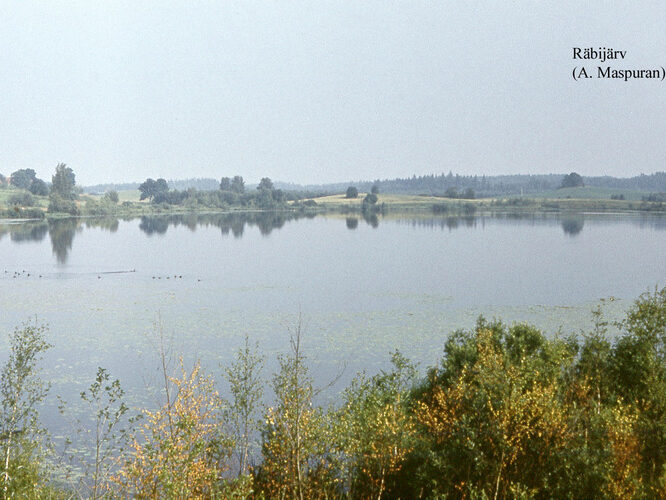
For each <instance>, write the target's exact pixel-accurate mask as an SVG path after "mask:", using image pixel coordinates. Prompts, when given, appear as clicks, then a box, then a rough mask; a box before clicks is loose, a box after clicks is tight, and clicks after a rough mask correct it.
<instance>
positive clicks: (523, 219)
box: [0, 212, 666, 264]
mask: <svg viewBox="0 0 666 500" xmlns="http://www.w3.org/2000/svg"><path fill="white" fill-rule="evenodd" d="M315 217H324V218H329V217H330V218H333V219H341V220H343V221H344V223H345V225H346V227H347V229H350V230H355V229H357V228H358V227H359V222H360V221H361V219H363V221H364V222H365V223H366V224H368V225H369V226H371V227H372V228H377V227H379V225H380V222H382V223H385V222H391V223H396V224H401V225H403V224H407V225H411V226H414V227H421V228H431V229H441V230H448V231H452V230H454V229H458V228H460V227H465V228H476V227H477V226H479V225H480V226H481V227H483V226H484V225H485V224H486V221H501V222H502V223H504V224H510V225H532V226H534V225H547V226H553V227H559V228H561V230H562V231H564V234H565V235H567V236H577V235H579V234H580V233H581V232H582V231H583V229H584V226H585V223H586V222H589V223H592V224H613V223H617V222H620V221H622V222H630V223H632V224H635V225H638V226H639V227H640V228H641V229H654V230H666V216H663V215H660V214H629V215H628V214H586V213H571V214H569V215H563V214H552V215H548V214H540V215H535V214H492V215H468V216H451V215H448V216H447V215H441V216H437V215H429V216H424V217H414V216H413V214H412V215H409V216H405V217H400V216H399V214H390V216H388V217H387V216H386V215H377V214H367V215H363V214H358V215H347V216H346V217H344V218H341V217H336V216H331V215H330V214H329V215H326V214H315V213H307V214H304V213H299V212H237V213H225V214H170V215H154V216H142V217H128V218H123V220H128V221H129V220H134V219H137V218H138V219H140V222H139V228H140V229H141V231H142V232H143V233H145V234H146V235H147V236H152V235H163V234H165V233H166V232H167V231H168V229H169V227H174V228H175V227H178V226H181V225H182V226H185V227H187V228H188V229H189V230H191V231H195V230H196V228H197V227H208V226H213V227H217V228H219V229H220V232H221V234H222V235H225V236H226V235H229V234H231V235H233V237H234V238H242V237H243V234H244V233H245V229H246V227H256V228H258V229H259V231H260V233H261V234H262V235H263V236H268V235H269V234H271V232H272V231H273V230H275V229H281V228H282V227H284V225H285V224H286V223H287V222H290V221H292V220H299V219H302V218H308V219H312V218H315ZM119 224H120V219H118V218H115V217H100V218H76V217H71V218H64V219H51V220H48V221H28V222H21V223H6V224H2V223H0V240H2V239H3V238H4V237H5V236H6V235H9V239H10V241H11V242H12V243H17V244H23V243H29V242H40V241H42V240H43V239H44V238H45V237H46V235H47V234H48V235H49V238H50V240H51V246H52V249H53V254H54V255H55V256H56V259H57V261H58V263H59V264H65V263H66V262H67V258H68V254H69V251H70V250H71V249H72V245H73V242H74V236H75V234H76V233H77V232H79V231H82V230H83V228H84V227H85V228H100V229H103V230H106V231H109V232H111V233H115V232H116V231H117V230H118V227H119Z"/></svg>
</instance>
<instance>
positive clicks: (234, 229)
mask: <svg viewBox="0 0 666 500" xmlns="http://www.w3.org/2000/svg"><path fill="white" fill-rule="evenodd" d="M303 216H304V215H303V214H299V213H293V212H254V213H232V214H186V215H182V214H175V215H155V216H143V217H141V222H140V224H139V229H141V230H142V231H143V232H144V233H146V234H148V235H151V234H154V233H157V234H164V233H166V231H167V229H168V228H169V226H174V227H178V226H180V225H184V226H186V227H187V228H189V229H190V230H191V231H194V230H195V229H196V228H197V226H204V227H206V226H213V227H217V228H219V229H220V232H221V233H222V234H223V235H227V234H229V232H231V234H233V235H234V237H235V238H240V237H242V236H243V233H244V232H245V226H246V225H249V226H256V227H257V228H258V229H259V232H260V233H261V234H262V235H264V236H266V235H268V234H270V233H271V231H273V230H274V229H280V228H281V227H283V226H284V225H285V223H286V222H287V221H289V220H292V219H299V218H301V217H303Z"/></svg>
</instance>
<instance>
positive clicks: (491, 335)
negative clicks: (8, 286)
mask: <svg viewBox="0 0 666 500" xmlns="http://www.w3.org/2000/svg"><path fill="white" fill-rule="evenodd" d="M595 318H596V319H595V325H594V329H593V330H592V331H591V332H589V333H587V334H585V335H583V336H582V338H579V337H575V336H572V337H555V338H547V337H546V336H544V335H543V334H542V333H541V332H539V331H538V330H536V329H535V328H533V327H531V326H528V325H522V324H518V325H514V326H511V327H507V326H505V325H503V324H502V323H500V322H498V321H493V322H487V321H485V320H483V319H479V321H478V323H477V325H476V328H475V329H473V330H471V331H457V332H455V333H454V334H452V335H451V337H450V338H449V339H448V340H447V342H446V344H445V348H444V357H443V358H442V360H441V363H440V364H439V365H438V366H437V367H434V368H432V369H430V370H429V372H428V374H427V376H426V377H425V378H424V379H419V377H418V374H417V371H416V369H415V367H414V365H413V364H412V363H411V362H410V361H409V360H407V359H405V358H404V357H403V356H402V355H400V354H399V353H397V352H396V353H394V355H393V357H392V368H391V369H389V370H385V371H382V372H380V373H379V374H376V375H374V376H368V375H366V374H364V373H362V374H359V375H358V376H357V377H356V378H355V379H354V380H353V381H352V382H351V384H350V385H349V386H348V387H347V388H346V389H345V390H344V391H343V393H342V397H341V400H342V401H341V403H340V404H339V405H337V406H334V407H330V408H324V407H321V406H317V405H315V404H314V402H313V401H314V399H315V395H316V393H317V390H316V389H315V387H314V384H313V381H312V378H311V376H310V373H309V368H308V364H307V359H306V357H305V355H304V352H303V348H302V343H301V340H302V336H301V331H300V323H299V326H298V327H297V328H296V329H295V331H294V332H293V333H292V335H291V341H290V349H289V351H288V352H286V353H285V354H283V355H281V356H279V358H278V365H279V367H278V369H277V372H276V373H275V374H274V375H273V377H272V379H271V384H270V385H271V388H272V391H273V393H274V400H273V403H272V404H271V405H270V406H268V407H266V406H263V405H262V401H263V387H264V386H263V382H262V369H263V359H264V358H263V356H261V355H260V354H258V349H257V346H251V345H250V343H249V342H248V340H247V339H246V342H245V345H244V347H243V348H241V349H240V351H239V352H238V355H237V358H236V361H235V362H234V363H233V364H232V365H231V366H229V367H228V369H227V370H226V371H225V376H226V380H227V382H228V384H229V387H230V391H229V392H230V394H231V397H230V398H229V399H228V400H227V401H225V400H223V399H222V398H221V397H220V395H219V393H218V392H217V390H216V388H215V384H214V382H213V378H212V377H211V376H209V375H206V374H205V373H203V371H202V369H201V367H200V366H199V365H198V364H195V365H194V367H192V368H190V369H187V368H186V367H185V366H184V364H183V362H182V360H181V362H180V364H179V365H178V366H176V367H174V368H175V371H172V370H171V369H170V368H169V367H168V362H167V358H166V356H165V354H164V353H165V351H164V347H163V343H162V344H160V345H161V347H160V356H161V359H162V366H163V372H164V387H163V389H164V390H163V404H162V406H161V407H159V408H157V409H155V410H146V411H144V412H143V419H142V420H139V421H136V420H134V421H131V422H130V421H127V416H128V415H129V410H128V408H127V406H126V405H125V404H124V403H123V402H122V398H123V393H122V389H121V388H120V384H119V382H118V381H113V382H112V381H111V379H110V377H109V375H108V374H107V373H106V372H105V371H104V370H102V369H100V371H98V374H97V377H96V379H95V381H94V382H93V383H92V384H91V386H90V387H89V388H88V389H87V390H86V391H84V392H83V393H82V395H81V397H82V399H83V401H84V402H85V403H86V404H87V405H88V406H89V407H90V408H91V409H94V415H95V418H96V421H97V432H96V433H93V436H94V439H93V447H92V453H91V455H92V457H94V458H93V459H92V460H91V461H90V462H89V464H88V465H89V467H90V469H89V470H90V472H89V473H88V474H87V476H86V478H85V480H84V481H83V483H82V485H81V486H80V487H81V488H84V487H85V488H87V490H85V491H87V492H88V495H84V496H91V497H92V498H99V497H102V496H105V495H109V496H113V495H118V496H122V497H124V496H137V497H139V498H296V499H305V498H359V499H365V498H377V499H381V498H383V497H384V498H449V497H452V498H496V499H508V498H622V499H625V498H664V497H665V496H666V289H662V290H661V291H655V292H654V293H648V294H645V295H643V296H641V297H640V298H639V299H638V300H637V301H636V303H635V304H634V306H633V307H632V308H631V310H630V311H629V312H628V314H627V316H626V318H625V320H624V321H623V322H622V323H621V325H620V326H621V328H622V331H623V333H622V335H620V336H619V337H617V338H616V339H615V340H613V341H611V340H610V339H609V337H608V335H607V331H606V329H607V326H608V325H607V323H605V322H604V320H603V318H602V316H601V313H600V312H597V314H596V315H595ZM48 347H49V346H48V344H47V343H46V342H45V340H44V338H43V330H42V329H39V328H37V327H30V326H28V327H25V328H24V329H23V330H19V329H17V331H16V332H15V333H14V336H13V337H12V342H11V353H10V357H9V361H8V362H7V364H6V365H5V367H4V369H3V370H2V377H1V382H0V389H1V391H0V397H2V411H3V413H2V421H1V422H0V425H1V426H2V429H0V430H1V431H2V436H4V437H3V439H2V440H0V452H1V453H2V457H3V461H2V465H1V466H0V467H1V470H0V489H2V490H3V492H4V497H5V498H9V497H28V496H39V495H40V494H41V495H43V494H44V492H45V491H47V489H48V488H49V485H48V483H47V482H46V481H45V480H44V479H43V476H39V474H40V461H39V460H40V458H41V455H40V454H39V447H38V443H39V442H40V441H41V439H40V436H41V434H40V433H41V432H42V431H43V430H42V429H41V428H40V426H39V420H38V418H37V414H36V412H35V405H36V403H38V402H39V401H40V400H41V399H43V397H44V395H45V394H46V392H45V391H46V386H45V385H44V384H43V383H42V382H41V381H40V379H39V377H38V376H37V373H36V363H37V361H38V360H39V357H40V356H41V354H42V353H43V352H44V351H45V350H46V349H48ZM126 424H128V426H126ZM121 429H126V431H123V430H121ZM257 434H258V435H260V437H261V439H260V444H259V445H258V446H255V445H254V442H255V436H256V435H257ZM122 442H125V443H126V445H125V446H126V447H125V448H123V447H122V446H121V443H122ZM114 457H115V458H114ZM80 491H82V490H79V492H80ZM50 493H51V494H53V491H51V492H50ZM63 496H64V495H63Z"/></svg>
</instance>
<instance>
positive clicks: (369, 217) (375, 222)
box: [363, 213, 379, 229]
mask: <svg viewBox="0 0 666 500" xmlns="http://www.w3.org/2000/svg"><path fill="white" fill-rule="evenodd" d="M363 220H364V221H365V222H367V223H368V224H370V225H371V226H372V227H373V228H374V229H377V228H378V227H379V218H378V217H377V214H370V213H364V214H363Z"/></svg>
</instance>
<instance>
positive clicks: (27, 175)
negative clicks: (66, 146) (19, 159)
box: [2, 163, 79, 218]
mask: <svg viewBox="0 0 666 500" xmlns="http://www.w3.org/2000/svg"><path fill="white" fill-rule="evenodd" d="M75 179H76V176H75V175H74V172H73V171H72V169H71V168H69V167H67V165H65V164H64V163H59V164H58V165H57V166H56V169H55V173H54V174H53V176H52V177H51V183H50V184H47V183H46V182H44V181H43V180H42V179H39V178H37V176H36V174H35V171H34V170H33V169H31V168H26V169H20V170H17V171H16V172H13V173H12V174H11V176H10V177H9V183H10V184H11V185H13V186H15V187H16V188H18V189H19V190H21V191H18V192H16V193H15V194H13V195H11V196H10V197H9V198H8V202H9V204H10V205H11V206H12V211H13V212H15V213H16V214H17V215H22V216H29V217H35V218H37V217H44V213H43V211H42V210H41V209H28V210H26V207H37V206H38V205H39V201H38V198H35V196H48V197H49V205H48V211H49V212H58V213H68V214H71V215H78V214H79V209H78V206H77V204H76V203H75V200H77V199H78V196H79V189H78V188H77V186H76V180H75ZM2 180H3V182H5V181H6V180H7V179H6V178H5V177H4V176H3V177H2Z"/></svg>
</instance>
